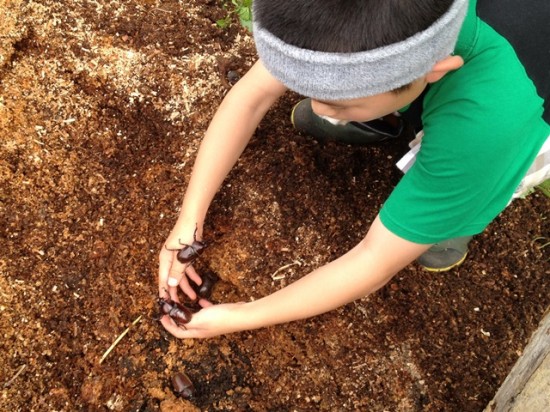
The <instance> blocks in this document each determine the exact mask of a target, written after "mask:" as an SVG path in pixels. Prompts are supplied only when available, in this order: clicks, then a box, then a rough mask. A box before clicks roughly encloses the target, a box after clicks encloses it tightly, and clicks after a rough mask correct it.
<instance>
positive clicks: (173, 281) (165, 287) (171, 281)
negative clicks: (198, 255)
mask: <svg viewBox="0 0 550 412" xmlns="http://www.w3.org/2000/svg"><path fill="white" fill-rule="evenodd" d="M176 255H177V250H176V251H173V250H168V249H166V248H165V247H163V248H162V250H161V252H160V255H159V296H161V297H165V296H166V293H168V294H169V295H170V298H171V299H172V300H175V301H179V299H178V289H177V287H178V286H179V287H180V288H181V290H182V291H183V292H184V293H185V294H186V295H187V296H189V298H190V299H191V300H195V299H196V298H197V294H196V293H195V291H194V290H193V288H192V287H191V286H190V285H189V281H188V279H187V276H185V274H186V273H187V274H188V276H189V277H190V278H191V279H192V280H193V281H194V282H195V283H197V284H200V283H202V280H201V278H200V276H199V275H198V273H197V272H196V271H195V269H194V268H193V267H192V266H190V265H189V264H183V263H180V262H179V261H178V259H177V258H176Z"/></svg>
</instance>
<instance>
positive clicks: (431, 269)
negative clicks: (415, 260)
mask: <svg viewBox="0 0 550 412" xmlns="http://www.w3.org/2000/svg"><path fill="white" fill-rule="evenodd" d="M466 256H468V253H465V254H464V256H462V258H461V259H460V260H459V261H457V262H455V263H453V264H452V265H450V266H447V267H443V268H430V267H427V266H423V265H420V266H422V269H424V270H425V271H427V272H447V271H449V270H451V269H453V268H455V267H457V266H460V265H461V264H462V263H463V262H464V261H465V260H466Z"/></svg>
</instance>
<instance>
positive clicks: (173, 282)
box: [168, 278, 179, 287]
mask: <svg viewBox="0 0 550 412" xmlns="http://www.w3.org/2000/svg"><path fill="white" fill-rule="evenodd" d="M178 284H179V282H178V280H177V279H176V278H168V286H172V287H174V286H178Z"/></svg>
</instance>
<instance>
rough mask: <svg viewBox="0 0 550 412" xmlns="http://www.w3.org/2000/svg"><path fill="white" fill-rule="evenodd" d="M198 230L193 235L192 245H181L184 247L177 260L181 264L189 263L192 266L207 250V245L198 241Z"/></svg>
mask: <svg viewBox="0 0 550 412" xmlns="http://www.w3.org/2000/svg"><path fill="white" fill-rule="evenodd" d="M196 236H197V229H195V233H193V243H192V244H190V245H186V244H185V243H181V241H180V245H182V246H183V248H181V249H180V250H179V252H178V254H177V256H176V257H177V258H178V260H179V261H180V262H181V263H187V264H188V265H190V264H191V263H193V262H194V261H195V260H196V259H197V258H198V257H199V256H200V255H201V254H202V252H203V251H204V249H206V246H207V245H206V243H205V242H201V241H200V240H197V237H196Z"/></svg>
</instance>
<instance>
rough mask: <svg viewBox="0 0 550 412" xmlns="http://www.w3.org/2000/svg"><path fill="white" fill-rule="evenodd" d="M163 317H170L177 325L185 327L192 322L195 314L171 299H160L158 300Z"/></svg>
mask: <svg viewBox="0 0 550 412" xmlns="http://www.w3.org/2000/svg"><path fill="white" fill-rule="evenodd" d="M158 303H159V307H160V313H161V315H168V316H170V317H171V318H172V319H173V320H174V322H176V325H178V326H184V325H185V324H186V323H189V322H190V321H191V317H192V316H193V314H192V313H191V310H189V309H188V308H186V307H185V306H183V305H182V304H181V303H179V302H176V301H174V300H172V299H170V298H167V299H164V298H159V300H158Z"/></svg>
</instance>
